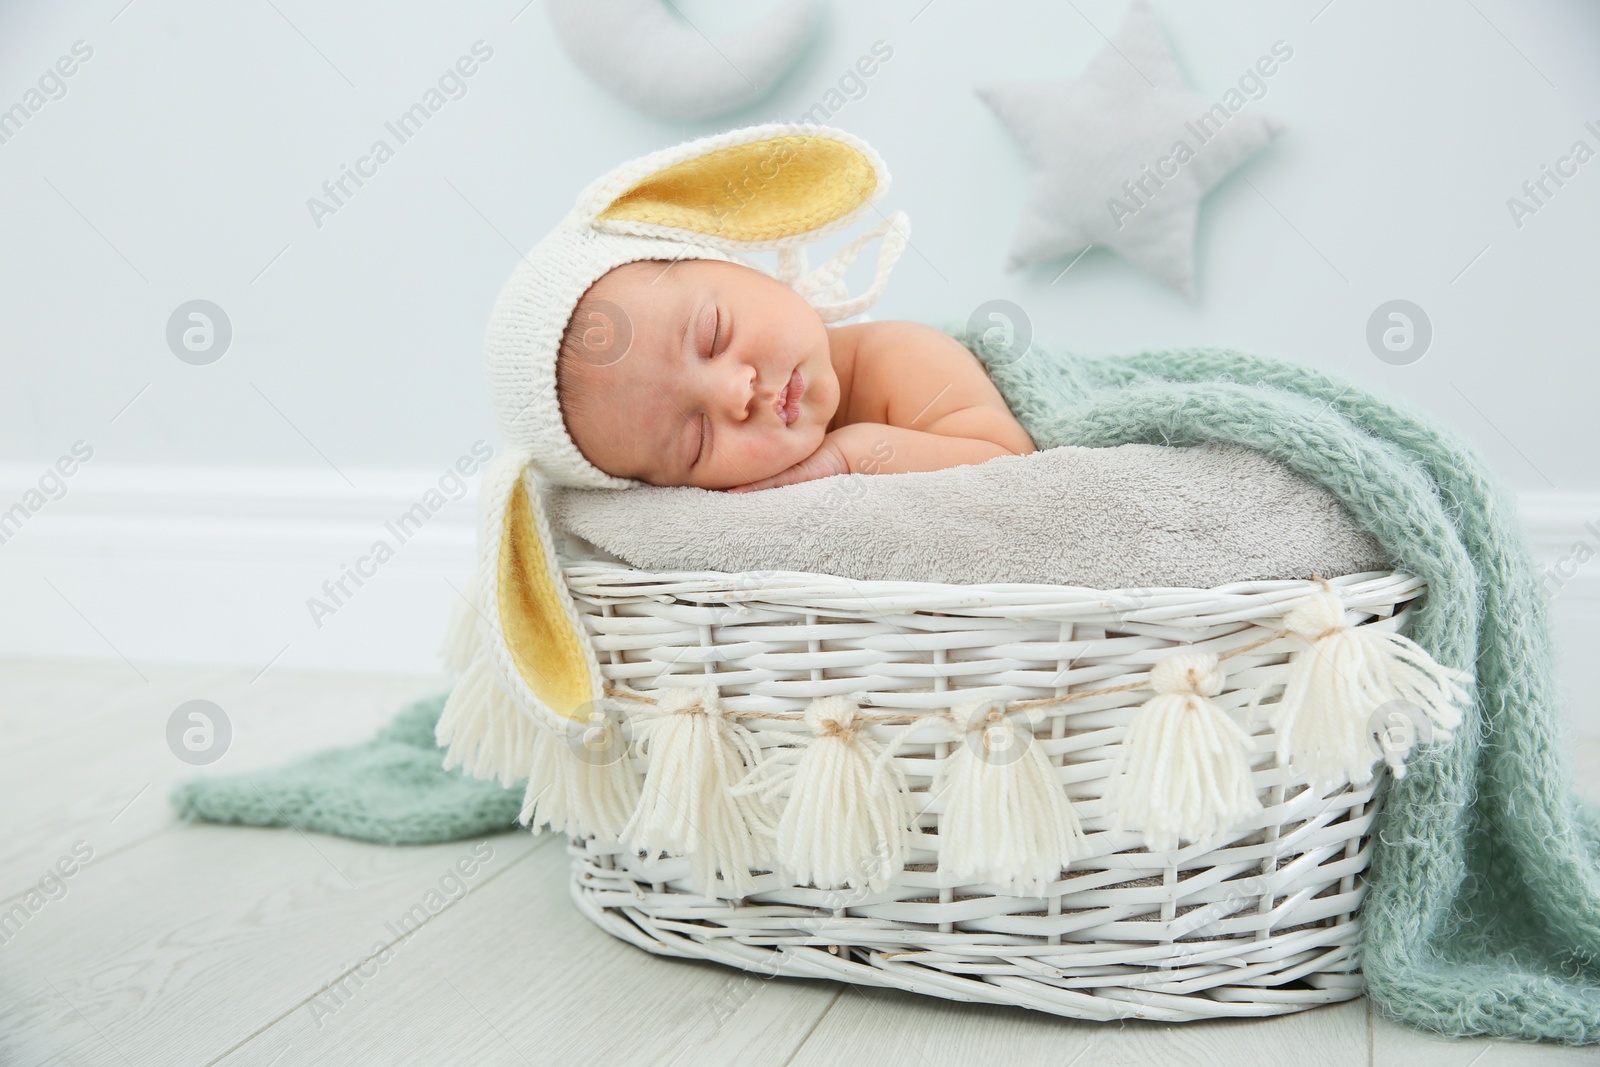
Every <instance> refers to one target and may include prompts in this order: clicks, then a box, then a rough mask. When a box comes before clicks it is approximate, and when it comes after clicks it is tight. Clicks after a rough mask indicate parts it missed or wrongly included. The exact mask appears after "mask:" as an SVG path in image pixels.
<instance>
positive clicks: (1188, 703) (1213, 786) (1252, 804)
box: [1105, 652, 1261, 852]
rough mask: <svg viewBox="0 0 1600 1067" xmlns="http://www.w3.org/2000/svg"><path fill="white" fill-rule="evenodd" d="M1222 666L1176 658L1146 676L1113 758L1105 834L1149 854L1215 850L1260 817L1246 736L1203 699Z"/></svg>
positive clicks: (1204, 657) (1197, 656)
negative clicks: (1140, 844) (1135, 839)
mask: <svg viewBox="0 0 1600 1067" xmlns="http://www.w3.org/2000/svg"><path fill="white" fill-rule="evenodd" d="M1222 681H1223V674H1222V664H1221V663H1220V662H1219V661H1218V659H1217V657H1216V656H1215V655H1213V654H1211V653H1209V652H1181V653H1178V654H1175V655H1171V656H1168V657H1166V658H1165V659H1163V660H1161V661H1160V662H1159V663H1157V664H1156V665H1155V666H1154V667H1152V668H1151V669H1150V685H1151V687H1152V688H1153V689H1155V691H1156V695H1155V696H1153V697H1151V698H1150V699H1149V700H1147V701H1145V703H1144V706H1143V707H1141V708H1140V709H1139V710H1138V711H1137V712H1136V713H1135V714H1134V718H1133V722H1132V723H1131V724H1130V725H1129V727H1128V732H1127V735H1126V736H1125V737H1124V738H1123V740H1122V746H1121V748H1120V749H1119V750H1118V752H1117V757H1116V762H1115V763H1114V765H1113V767H1112V770H1111V775H1110V780H1109V781H1108V782H1107V784H1106V792H1105V803H1106V806H1107V807H1108V808H1109V809H1111V810H1112V811H1113V812H1114V813H1115V814H1114V815H1113V818H1112V828H1113V829H1115V830H1138V831H1140V832H1142V833H1143V834H1144V839H1145V847H1146V848H1147V849H1149V850H1150V851H1152V852H1170V851H1172V850H1173V849H1175V848H1177V847H1178V846H1179V842H1180V841H1189V842H1191V843H1193V842H1199V843H1201V844H1202V845H1203V846H1204V847H1211V846H1213V845H1215V844H1216V843H1217V841H1218V839H1219V838H1220V837H1221V836H1222V835H1223V834H1224V833H1225V832H1226V831H1227V830H1229V829H1230V828H1232V827H1234V826H1237V825H1239V823H1241V822H1243V821H1244V820H1246V819H1248V818H1249V817H1250V816H1251V815H1254V814H1256V813H1258V812H1260V811H1261V801H1260V799H1259V798H1258V797H1257V796H1256V791H1255V786H1254V785H1253V784H1252V782H1251V778H1250V760H1249V754H1248V753H1249V746H1250V736H1249V735H1248V734H1247V733H1245V731H1244V729H1243V728H1242V727H1240V726H1239V724H1238V723H1236V722H1234V721H1233V719H1232V718H1231V717H1230V716H1229V715H1228V713H1227V712H1225V711H1223V710H1222V708H1220V707H1218V706H1217V704H1216V702H1215V701H1213V700H1211V699H1210V698H1211V697H1214V696H1216V695H1217V694H1218V693H1220V692H1222Z"/></svg>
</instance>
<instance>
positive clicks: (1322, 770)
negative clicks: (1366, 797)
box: [1278, 581, 1473, 788]
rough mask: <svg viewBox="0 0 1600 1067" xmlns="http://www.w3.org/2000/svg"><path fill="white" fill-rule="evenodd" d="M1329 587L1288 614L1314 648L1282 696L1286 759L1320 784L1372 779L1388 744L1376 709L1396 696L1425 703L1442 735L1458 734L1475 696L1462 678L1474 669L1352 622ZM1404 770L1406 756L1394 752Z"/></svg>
mask: <svg viewBox="0 0 1600 1067" xmlns="http://www.w3.org/2000/svg"><path fill="white" fill-rule="evenodd" d="M1322 585H1323V589H1322V591H1321V592H1319V593H1316V594H1313V595H1312V596H1311V597H1309V598H1308V599H1306V600H1305V601H1303V602H1301V603H1300V604H1299V605H1298V606H1297V607H1295V609H1294V610H1292V611H1290V612H1289V613H1288V614H1287V615H1285V616H1284V625H1285V626H1286V627H1288V628H1289V629H1290V630H1293V631H1294V632H1295V633H1297V634H1299V635H1300V636H1301V637H1303V638H1304V639H1305V640H1306V641H1307V642H1309V643H1310V645H1311V648H1310V649H1309V650H1307V651H1305V652H1302V653H1301V654H1300V655H1299V656H1297V657H1296V658H1295V662H1294V666H1293V668H1292V669H1291V671H1290V673H1289V678H1288V680H1287V681H1286V682H1285V685H1284V692H1283V696H1282V698H1281V700H1280V702H1279V704H1278V759H1279V761H1280V762H1282V763H1285V764H1287V765H1288V766H1289V768H1290V769H1291V771H1293V772H1294V773H1295V774H1296V775H1304V776H1305V777H1306V778H1307V780H1308V781H1309V782H1310V783H1311V784H1312V786H1313V787H1321V788H1331V787H1333V786H1336V785H1339V784H1341V783H1342V782H1344V781H1345V780H1348V781H1350V782H1351V783H1353V784H1355V785H1358V786H1360V785H1366V784H1367V783H1368V782H1370V781H1371V780H1372V768H1373V765H1374V764H1375V763H1376V761H1377V760H1378V759H1379V757H1380V756H1385V752H1384V751H1383V750H1382V749H1380V747H1379V745H1378V742H1377V740H1376V738H1375V736H1374V734H1375V731H1376V730H1377V729H1378V728H1380V727H1381V726H1382V725H1383V724H1382V723H1379V722H1377V721H1375V719H1374V713H1375V712H1377V711H1378V710H1379V709H1380V708H1381V707H1382V706H1384V705H1385V704H1387V703H1389V702H1391V701H1402V702H1404V704H1405V705H1409V706H1413V707H1417V708H1420V709H1421V710H1422V711H1423V712H1424V713H1425V715H1426V717H1427V721H1426V722H1422V723H1419V724H1418V725H1419V726H1421V727H1423V728H1425V729H1428V730H1429V731H1430V733H1431V734H1432V736H1433V738H1434V739H1437V740H1441V741H1448V740H1450V738H1451V736H1452V733H1451V731H1452V730H1454V729H1455V727H1457V726H1459V725H1460V724H1461V709H1460V708H1459V707H1457V706H1456V703H1457V702H1460V703H1463V704H1464V703H1465V702H1467V701H1469V700H1470V699H1471V696H1470V695H1469V693H1468V692H1467V691H1466V690H1464V689H1463V688H1462V687H1461V686H1462V684H1467V683H1470V682H1471V681H1472V680H1473V675H1472V672H1470V671H1461V670H1456V669H1455V668H1453V667H1446V666H1443V665H1441V664H1439V663H1437V662H1435V661H1434V660H1433V659H1432V657H1430V656H1429V655H1428V653H1427V652H1426V651H1425V650H1424V649H1423V648H1422V647H1421V646H1420V645H1418V644H1417V643H1416V642H1415V641H1413V640H1411V639H1410V638H1409V637H1406V636H1405V635H1404V634H1400V633H1395V632H1393V631H1389V630H1380V629H1378V628H1376V627H1372V626H1351V625H1350V624H1349V623H1347V622H1346V621H1345V616H1344V604H1343V602H1342V601H1341V600H1340V598H1339V594H1338V593H1337V592H1335V591H1334V589H1333V587H1332V586H1331V585H1329V584H1328V582H1326V581H1323V582H1322ZM1386 758H1388V759H1389V762H1390V766H1391V767H1392V768H1393V770H1394V775H1395V777H1396V778H1399V777H1403V776H1404V775H1405V764H1404V763H1403V762H1402V761H1401V759H1400V758H1399V755H1398V754H1396V753H1394V752H1392V751H1391V752H1389V753H1388V754H1387V756H1386Z"/></svg>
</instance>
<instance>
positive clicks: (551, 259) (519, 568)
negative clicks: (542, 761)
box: [438, 123, 910, 784]
mask: <svg viewBox="0 0 1600 1067" xmlns="http://www.w3.org/2000/svg"><path fill="white" fill-rule="evenodd" d="M888 188H889V171H888V169H887V168H886V167H885V166H884V164H883V160H882V159H880V158H879V156H878V154H877V153H876V152H874V151H873V150H872V148H871V147H870V146H868V145H867V144H866V143H864V142H863V141H861V140H859V139H858V138H855V137H852V136H851V135H850V134H847V133H844V132H842V131H839V130H835V129H829V128H827V127H822V126H813V125H797V124H788V123H774V124H768V125H761V126H750V127H746V128H743V129H737V130H732V131H729V132H727V133H722V134H717V135H714V136H710V137H703V138H700V139H698V140H694V141H689V142H687V143H685V144H681V145H678V146H677V147H675V148H668V149H665V150H663V151H660V152H655V153H652V154H650V155H648V156H644V157H643V158H640V159H636V160H634V161H632V162H630V163H625V164H623V165H622V166H620V167H617V168H616V169H615V170H613V171H611V172H610V173H609V174H606V175H605V176H603V177H601V178H599V179H598V180H596V181H594V182H592V183H591V184H590V185H589V187H588V188H587V189H585V190H584V191H583V193H582V194H581V195H580V196H579V197H578V201H577V203H576V205H574V207H573V209H572V210H571V211H570V212H568V214H567V216H566V217H565V218H563V219H562V220H561V222H560V224H559V225H557V226H556V228H555V229H554V230H553V231H552V232H551V233H550V234H549V235H548V236H546V237H545V238H544V240H542V241H540V242H539V244H538V245H537V246H536V247H535V248H534V249H533V251H531V252H530V253H528V255H527V256H525V257H524V258H523V260H522V261H521V262H520V263H518V264H517V267H516V269H515V270H514V271H513V272H512V275H511V278H510V280H509V281H507V282H506V284H505V287H504V288H503V289H502V290H501V292H500V296H499V299H498V300H497V301H496V303H495V307H494V311H493V313H492V314H491V316H490V319H489V326H488V330H487V337H486V340H485V362H486V369H487V373H488V381H489V395H490V402H491V404H492V405H493V407H494V412H495V418H496V420H497V421H498V423H499V426H500V432H501V434H502V435H503V437H504V439H505V450H504V451H503V452H502V453H501V454H500V455H499V456H498V457H496V459H495V460H494V462H493V463H491V464H490V465H489V467H488V469H487V470H486V471H485V473H484V477H483V482H482V484H481V486H480V489H479V493H480V496H479V516H478V522H479V526H478V549H479V560H478V574H477V578H476V580H475V582H474V583H473V586H472V588H471V590H470V592H469V593H468V594H467V595H466V601H465V603H463V604H462V605H460V606H458V610H457V612H456V614H455V617H454V618H453V620H452V622H451V625H450V632H449V634H448V635H447V637H446V642H445V650H444V651H445V658H446V661H447V662H448V663H449V664H450V665H451V666H453V667H455V668H457V669H459V670H462V671H463V672H464V673H463V676H462V678H461V680H460V682H459V683H458V684H457V686H456V688H455V690H454V691H453V692H452V694H451V697H450V700H449V701H448V702H447V704H446V706H445V710H444V714H443V715H442V716H441V717H440V719H439V727H438V740H439V743H440V744H443V745H448V746H449V749H450V751H449V752H448V753H447V755H446V760H445V765H446V766H447V767H449V766H454V765H456V764H458V763H459V764H463V765H464V767H465V769H466V770H467V772H468V773H470V774H474V775H477V776H479V777H498V778H500V779H501V780H502V781H503V782H505V783H506V784H510V783H511V782H513V781H516V780H517V779H518V778H521V777H525V776H526V775H527V773H528V765H527V760H528V759H530V758H531V755H530V753H531V749H530V747H529V746H530V745H531V742H532V735H531V733H530V732H529V731H530V730H531V729H532V728H533V727H535V726H536V725H540V724H542V725H543V726H544V727H546V728H549V729H553V730H555V731H556V732H557V733H559V734H562V735H564V736H567V737H569V738H570V737H572V736H574V731H575V730H581V729H582V728H583V726H584V724H587V723H588V722H589V720H590V718H591V717H592V716H593V715H594V714H596V713H597V708H598V702H599V701H600V699H601V698H602V696H603V694H604V689H603V682H602V679H601V675H600V667H599V660H598V659H597V658H596V655H595V651H594V648H593V647H592V645H591V643H590V641H589V638H588V635H587V633H586V631H585V629H584V626H583V623H582V621H581V620H580V619H579V616H578V613H577V609H576V607H575V606H574V604H573V602H572V599H571V596H570V594H569V593H568V591H567V586H566V581H565V579H564V577H563V575H562V571H561V567H560V563H559V561H558V560H557V557H556V552H555V544H554V541H553V539H552V534H551V528H550V523H549V520H548V518H547V516H546V513H545V508H544V505H543V488H544V486H546V485H560V486H571V487H576V488H596V489H604V488H627V487H630V486H636V485H642V484H644V483H642V482H639V481H637V480H635V479H631V478H621V477H616V476H613V475H610V474H607V473H606V472H604V471H602V470H600V469H599V468H598V467H596V466H594V464H592V463H590V462H589V460H588V459H587V458H585V457H584V455H583V453H582V452H580V451H579V449H578V447H577V445H576V444H575V443H574V442H573V440H572V437H571V435H570V434H569V433H568V432H567V427H566V424H565V421H564V420H563V418H562V414H561V406H560V403H559V399H558V397H557V394H556V362H557V357H558V354H559V350H560V345H561V339H562V335H563V334H564V333H565V331H566V329H567V324H568V322H569V320H570V319H571V317H572V314H573V311H574V309H575V307H576V306H577V303H578V300H579V298H580V297H582V296H583V294H584V292H585V290H587V289H588V288H589V286H590V285H591V284H592V283H593V282H594V281H596V280H597V279H598V278H599V277H600V276H601V275H603V274H605V273H606V272H607V271H609V270H610V269H611V268H613V267H617V266H621V265H622V264H624V263H631V262H634V261H636V260H643V259H655V260H679V259H713V260H722V261H724V262H730V263H738V264H741V265H744V266H747V267H752V268H754V269H757V270H762V271H764V272H765V273H768V274H770V275H772V276H773V277H775V278H777V279H778V280H779V281H781V282H784V283H785V284H787V285H789V286H790V287H791V288H793V289H794V290H795V291H796V292H797V293H799V294H800V295H801V296H802V297H804V298H805V299H806V301H807V302H808V303H809V304H810V305H811V306H812V307H813V308H815V309H816V311H817V314H818V315H819V316H821V318H822V321H823V322H828V323H832V322H838V321H840V320H842V319H847V318H850V317H852V316H854V315H858V314H860V313H861V312H863V311H866V310H867V309H868V308H869V307H871V306H872V305H873V304H874V303H876V301H877V300H878V298H879V297H880V296H881V295H882V294H883V290H884V287H885V286H886V285H887V284H888V279H889V272H890V271H891V270H892V269H893V267H894V264H895V261H896V260H897V259H898V258H899V256H900V253H901V252H902V251H903V250H904V248H905V243H906V238H907V236H908V235H909V233H910V223H909V222H908V220H907V219H906V216H905V213H904V212H898V211H897V212H894V213H893V214H892V215H890V216H888V217H886V218H883V219H882V220H881V221H880V222H879V223H878V224H877V225H874V226H873V227H871V228H870V229H869V230H867V231H866V232H864V233H863V234H861V235H860V236H859V237H857V238H856V239H854V240H852V241H851V242H849V243H848V244H846V245H845V246H844V247H842V248H840V249H839V250H838V251H837V252H835V253H834V254H833V255H832V256H831V257H829V258H828V259H827V260H826V261H825V262H824V263H822V264H821V265H820V266H818V267H817V268H816V269H814V270H810V269H808V268H807V265H806V253H805V246H806V245H808V244H810V243H811V242H813V241H816V240H818V239H819V238H822V237H825V236H828V235H830V234H833V233H835V232H837V231H839V230H841V229H843V228H845V227H846V226H848V225H849V224H850V223H851V222H853V221H854V220H856V219H857V218H858V217H860V216H861V215H862V214H863V213H864V212H866V211H867V210H868V209H870V208H871V207H872V205H873V204H875V203H876V201H877V200H878V199H880V198H881V197H882V196H883V194H884V193H885V192H886V191H887V190H888ZM880 237H881V238H882V239H883V244H882V247H881V248H880V250H879V254H878V264H877V270H876V272H875V274H874V276H873V280H872V283H871V284H870V285H869V286H868V287H867V289H866V290H864V291H863V292H861V293H860V294H859V295H856V296H850V295H848V293H847V291H846V288H845V284H844V273H845V271H846V270H847V269H848V268H849V266H850V265H851V264H852V263H853V262H854V261H855V260H856V258H857V257H858V256H859V255H860V253H861V251H862V250H863V249H864V248H865V247H866V245H867V244H868V242H870V241H872V240H875V239H877V238H880ZM764 251H772V252H775V253H776V254H777V255H776V266H775V268H773V269H770V270H769V269H768V268H766V267H763V266H761V265H760V264H758V263H756V262H753V261H751V260H749V259H747V258H745V257H746V256H747V254H749V253H753V252H764ZM608 325H610V326H612V327H613V328H614V325H615V324H604V323H600V324H597V326H598V328H601V329H605V328H607V326H608ZM620 358H626V353H625V350H624V352H623V353H621V354H620Z"/></svg>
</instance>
